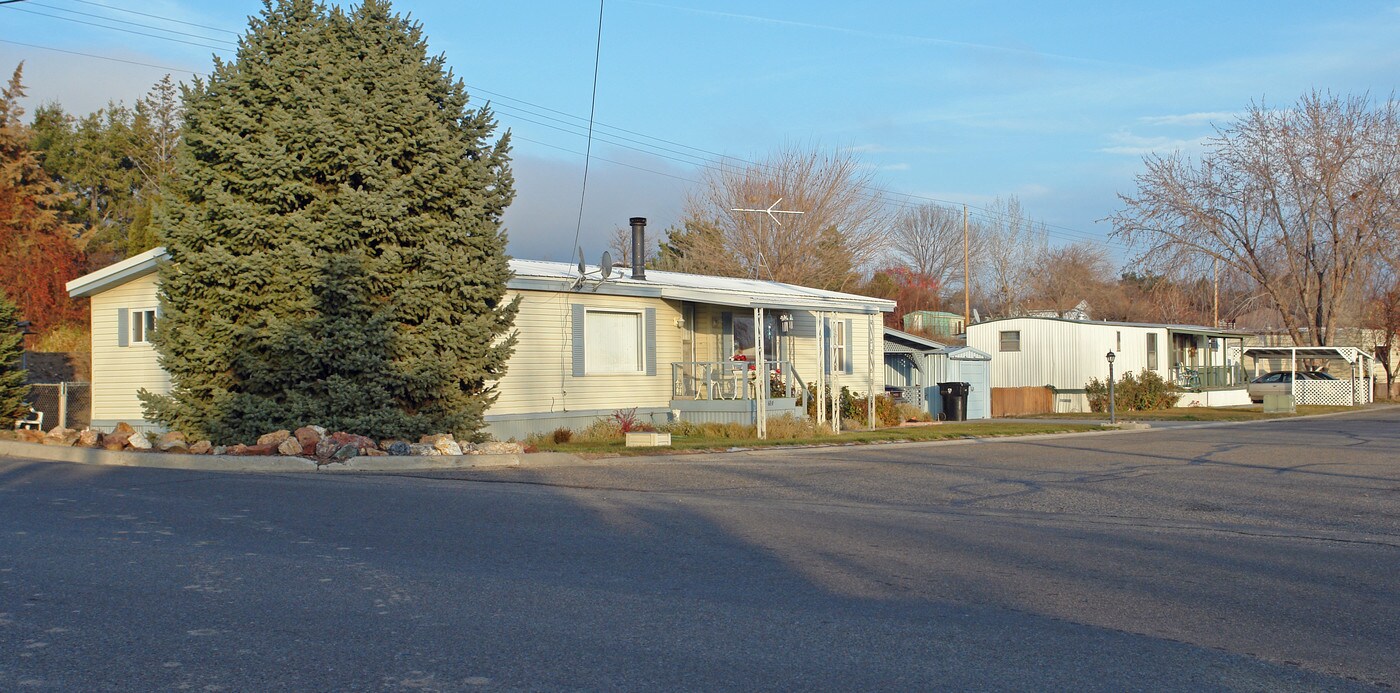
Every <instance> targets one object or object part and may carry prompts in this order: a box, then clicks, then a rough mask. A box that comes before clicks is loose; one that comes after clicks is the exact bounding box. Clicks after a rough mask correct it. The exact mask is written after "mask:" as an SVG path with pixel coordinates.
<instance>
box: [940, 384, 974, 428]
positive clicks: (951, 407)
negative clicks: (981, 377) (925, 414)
mask: <svg viewBox="0 0 1400 693" xmlns="http://www.w3.org/2000/svg"><path fill="white" fill-rule="evenodd" d="M971 391H972V383H939V384H938V394H939V395H941V396H942V398H943V420H944V421H967V393H969V392H971Z"/></svg>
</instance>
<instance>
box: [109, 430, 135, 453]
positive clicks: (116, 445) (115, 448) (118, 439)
mask: <svg viewBox="0 0 1400 693" xmlns="http://www.w3.org/2000/svg"><path fill="white" fill-rule="evenodd" d="M129 437H130V436H124V435H117V434H115V433H108V434H107V435H105V436H102V449H103V450H110V451H112V452H121V451H122V450H125V449H126V441H127V438H129Z"/></svg>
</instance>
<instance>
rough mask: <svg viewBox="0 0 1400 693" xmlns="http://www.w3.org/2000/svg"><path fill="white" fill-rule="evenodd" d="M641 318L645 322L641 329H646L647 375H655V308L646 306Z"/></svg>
mask: <svg viewBox="0 0 1400 693" xmlns="http://www.w3.org/2000/svg"><path fill="white" fill-rule="evenodd" d="M642 319H643V320H644V321H645V322H646V324H644V325H643V326H642V329H644V330H646V335H647V336H646V340H647V351H646V361H647V363H646V367H647V375H656V309H655V308H647V309H646V315H645V316H643V318H642Z"/></svg>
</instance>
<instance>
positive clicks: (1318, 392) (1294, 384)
mask: <svg viewBox="0 0 1400 693" xmlns="http://www.w3.org/2000/svg"><path fill="white" fill-rule="evenodd" d="M1244 356H1246V357H1249V358H1252V359H1254V375H1255V376H1256V377H1257V376H1258V375H1259V361H1260V359H1287V364H1288V366H1287V368H1280V369H1278V370H1287V371H1289V372H1290V373H1293V374H1294V376H1293V377H1291V378H1290V385H1289V391H1290V392H1291V394H1292V395H1293V402H1294V404H1323V405H1332V406H1356V405H1358V404H1369V403H1370V402H1371V400H1372V398H1373V394H1374V393H1375V388H1376V378H1375V375H1374V374H1373V372H1374V370H1375V365H1376V357H1375V356H1372V355H1371V354H1368V353H1366V351H1364V350H1362V349H1358V348H1356V347H1335V346H1311V347H1296V346H1295V347H1285V346H1253V347H1245V349H1244ZM1299 359H1303V360H1304V361H1308V360H1324V361H1345V362H1346V363H1347V366H1348V368H1349V369H1350V372H1351V377H1350V378H1346V379H1342V378H1338V379H1337V380H1301V381H1300V380H1299V379H1298V378H1297V377H1296V374H1297V372H1298V360H1299Z"/></svg>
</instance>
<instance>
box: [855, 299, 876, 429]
mask: <svg viewBox="0 0 1400 693" xmlns="http://www.w3.org/2000/svg"><path fill="white" fill-rule="evenodd" d="M852 341H854V340H852ZM865 354H866V359H865V361H866V370H865V415H866V416H865V418H866V424H865V427H866V428H869V429H871V430H874V429H875V316H874V315H873V314H867V315H866V316H865Z"/></svg>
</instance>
